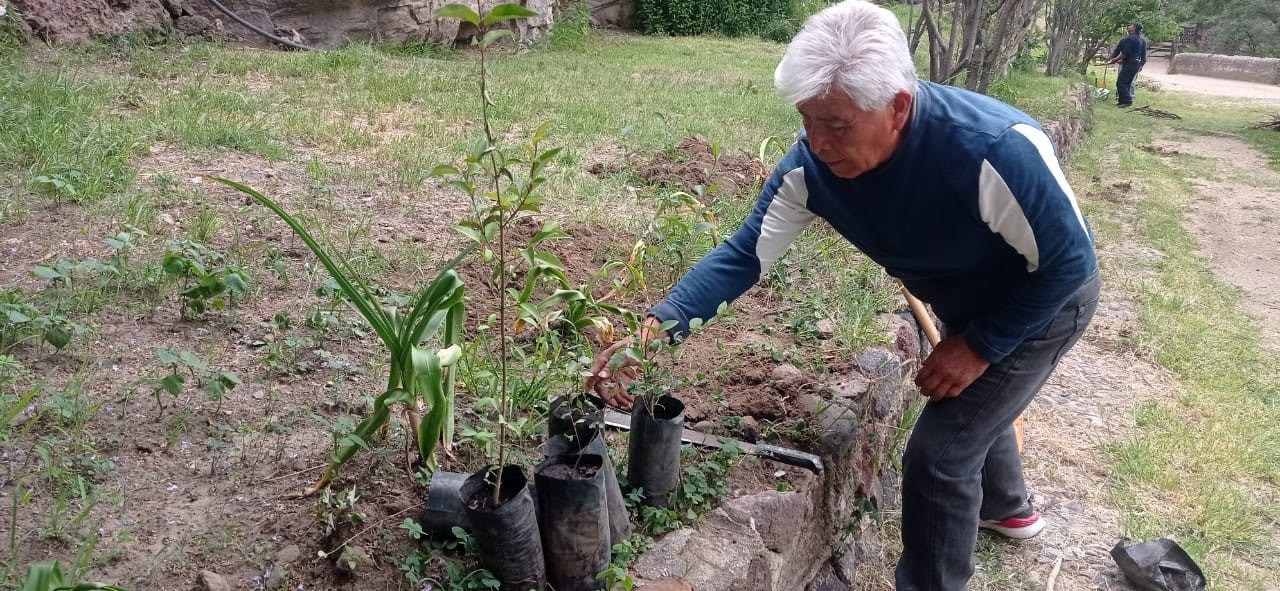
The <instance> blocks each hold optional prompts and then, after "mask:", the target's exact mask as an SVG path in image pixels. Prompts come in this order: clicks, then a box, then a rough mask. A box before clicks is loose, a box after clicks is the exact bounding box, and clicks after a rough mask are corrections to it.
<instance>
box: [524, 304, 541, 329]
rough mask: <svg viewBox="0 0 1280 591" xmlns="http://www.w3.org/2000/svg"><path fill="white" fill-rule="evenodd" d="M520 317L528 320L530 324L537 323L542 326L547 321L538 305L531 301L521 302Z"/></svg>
mask: <svg viewBox="0 0 1280 591" xmlns="http://www.w3.org/2000/svg"><path fill="white" fill-rule="evenodd" d="M520 317H521V318H524V319H525V320H527V321H528V322H529V323H530V324H536V325H538V326H542V324H543V322H544V321H545V318H543V316H542V312H540V311H538V307H537V306H534V305H533V304H532V303H529V302H521V303H520Z"/></svg>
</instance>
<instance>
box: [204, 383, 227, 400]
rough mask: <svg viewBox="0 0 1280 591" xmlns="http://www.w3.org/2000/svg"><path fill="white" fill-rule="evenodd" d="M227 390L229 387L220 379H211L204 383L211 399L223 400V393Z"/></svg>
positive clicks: (205, 390)
mask: <svg viewBox="0 0 1280 591" xmlns="http://www.w3.org/2000/svg"><path fill="white" fill-rule="evenodd" d="M226 392H227V387H226V386H224V385H223V384H222V382H221V381H219V380H210V381H208V382H205V383H204V393H205V394H208V395H209V400H214V401H218V400H222V395H223V394H225V393H226Z"/></svg>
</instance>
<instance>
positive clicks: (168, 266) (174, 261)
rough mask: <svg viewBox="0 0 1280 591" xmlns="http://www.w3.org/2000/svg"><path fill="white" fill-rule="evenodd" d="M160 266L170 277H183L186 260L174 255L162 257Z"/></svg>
mask: <svg viewBox="0 0 1280 591" xmlns="http://www.w3.org/2000/svg"><path fill="white" fill-rule="evenodd" d="M160 266H161V267H163V268H164V272H165V273H168V274H170V275H184V274H186V272H187V260H186V259H184V258H182V257H181V256H178V255H176V254H166V255H164V262H163V263H161V265H160Z"/></svg>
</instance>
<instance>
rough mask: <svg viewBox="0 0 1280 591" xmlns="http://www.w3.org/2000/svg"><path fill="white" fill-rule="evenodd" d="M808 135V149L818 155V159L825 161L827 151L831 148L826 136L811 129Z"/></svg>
mask: <svg viewBox="0 0 1280 591" xmlns="http://www.w3.org/2000/svg"><path fill="white" fill-rule="evenodd" d="M808 133H809V147H810V148H811V149H812V150H813V153H814V154H817V155H818V158H821V159H823V160H826V154H827V149H828V148H830V147H831V145H830V141H829V139H828V138H827V136H826V134H824V133H822V132H820V131H816V130H813V129H810V130H808Z"/></svg>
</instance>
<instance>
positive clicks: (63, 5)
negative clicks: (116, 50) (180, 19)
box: [10, 0, 170, 45]
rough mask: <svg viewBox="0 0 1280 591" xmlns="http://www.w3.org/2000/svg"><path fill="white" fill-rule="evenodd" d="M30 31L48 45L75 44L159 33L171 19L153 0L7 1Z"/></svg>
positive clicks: (162, 7)
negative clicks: (19, 14)
mask: <svg viewBox="0 0 1280 591" xmlns="http://www.w3.org/2000/svg"><path fill="white" fill-rule="evenodd" d="M10 3H11V4H13V6H14V7H15V8H17V9H18V12H19V13H21V14H22V17H23V19H24V20H25V21H26V24H27V26H28V27H30V29H31V32H32V33H34V34H35V35H36V36H37V37H39V38H41V39H43V40H45V41H48V42H50V43H58V44H65V45H77V44H83V43H88V42H89V41H91V40H93V39H95V38H100V37H110V36H113V35H121V34H125V33H134V32H155V31H162V30H164V29H165V27H167V26H168V24H169V20H170V16H169V13H168V12H166V11H165V8H164V6H162V5H161V4H160V3H159V2H156V1H155V0H10Z"/></svg>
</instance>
